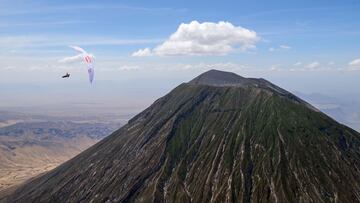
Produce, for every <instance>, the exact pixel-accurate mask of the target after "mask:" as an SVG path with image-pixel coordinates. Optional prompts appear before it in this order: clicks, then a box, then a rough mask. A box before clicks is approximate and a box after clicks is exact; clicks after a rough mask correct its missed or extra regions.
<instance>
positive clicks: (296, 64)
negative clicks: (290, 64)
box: [294, 61, 302, 66]
mask: <svg viewBox="0 0 360 203" xmlns="http://www.w3.org/2000/svg"><path fill="white" fill-rule="evenodd" d="M301 64H302V63H301V62H300V61H298V62H296V63H294V66H300V65H301Z"/></svg>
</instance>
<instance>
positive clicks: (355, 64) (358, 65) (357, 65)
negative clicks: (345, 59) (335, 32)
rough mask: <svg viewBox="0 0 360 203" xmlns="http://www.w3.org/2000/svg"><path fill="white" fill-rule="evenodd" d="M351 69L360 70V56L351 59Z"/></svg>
mask: <svg viewBox="0 0 360 203" xmlns="http://www.w3.org/2000/svg"><path fill="white" fill-rule="evenodd" d="M349 69H350V70H360V58H358V59H354V60H352V61H350V62H349Z"/></svg>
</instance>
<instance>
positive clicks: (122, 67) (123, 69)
mask: <svg viewBox="0 0 360 203" xmlns="http://www.w3.org/2000/svg"><path fill="white" fill-rule="evenodd" d="M118 70H121V71H132V70H140V67H139V66H129V65H123V66H120V67H119V68H118Z"/></svg>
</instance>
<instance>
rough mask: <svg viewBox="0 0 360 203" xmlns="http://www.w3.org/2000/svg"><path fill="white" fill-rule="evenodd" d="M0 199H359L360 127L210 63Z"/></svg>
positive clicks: (60, 200) (52, 200)
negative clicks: (72, 155)
mask: <svg viewBox="0 0 360 203" xmlns="http://www.w3.org/2000/svg"><path fill="white" fill-rule="evenodd" d="M0 196H1V198H0V200H1V201H3V202H359V201H360V135H359V133H358V132H356V131H354V130H352V129H350V128H348V127H346V126H344V125H342V124H339V123H338V122H336V121H334V120H333V119H332V118H330V117H328V116H326V115H325V114H323V113H322V112H319V111H318V110H317V109H315V108H314V107H312V106H311V105H310V104H308V103H306V102H305V101H303V100H301V99H299V98H297V97H296V96H294V95H293V94H291V93H289V92H287V91H286V90H284V89H281V88H279V87H277V86H276V85H274V84H272V83H270V82H268V81H266V80H264V79H251V78H243V77H240V76H238V75H236V74H234V73H228V72H222V71H217V70H210V71H208V72H205V73H203V74H201V75H200V76H198V77H196V78H195V79H193V80H192V81H190V82H188V83H183V84H181V85H179V86H178V87H176V88H175V89H174V90H172V91H171V92H170V93H168V94H167V95H165V96H164V97H162V98H160V99H158V100H157V101H155V102H154V103H153V104H152V105H151V106H150V107H148V108H147V109H146V110H144V111H143V112H141V113H140V114H138V115H137V116H135V117H134V118H132V119H131V120H130V121H129V122H128V124H127V125H125V126H124V127H122V128H120V129H119V130H117V131H116V132H114V133H113V134H111V135H110V136H108V137H107V138H105V139H103V140H102V141H100V142H99V143H97V144H96V145H94V146H93V147H91V148H89V149H88V150H86V151H84V152H83V153H81V154H80V155H78V156H76V157H75V158H73V159H71V160H70V161H68V162H66V163H64V164H62V165H61V166H59V167H57V168H56V169H54V170H52V171H50V172H48V173H46V174H44V175H42V176H40V177H37V178H34V179H33V180H31V181H29V182H27V183H26V184H24V185H21V186H19V187H18V188H16V189H15V190H14V191H12V192H7V193H6V194H5V193H4V194H1V195H0Z"/></svg>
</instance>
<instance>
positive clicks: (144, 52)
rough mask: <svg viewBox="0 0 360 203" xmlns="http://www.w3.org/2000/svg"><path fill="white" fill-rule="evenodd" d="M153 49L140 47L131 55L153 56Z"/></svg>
mask: <svg viewBox="0 0 360 203" xmlns="http://www.w3.org/2000/svg"><path fill="white" fill-rule="evenodd" d="M151 55H152V53H151V50H150V49H149V48H145V49H139V50H138V51H136V52H134V53H133V54H132V55H131V56H151Z"/></svg>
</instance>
